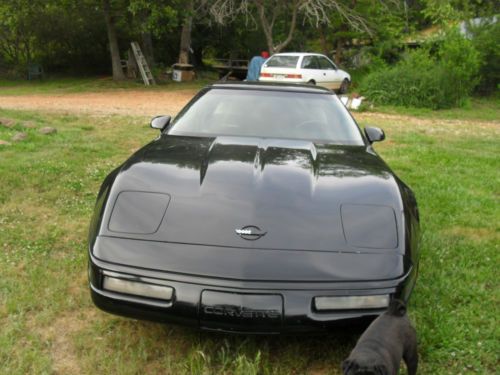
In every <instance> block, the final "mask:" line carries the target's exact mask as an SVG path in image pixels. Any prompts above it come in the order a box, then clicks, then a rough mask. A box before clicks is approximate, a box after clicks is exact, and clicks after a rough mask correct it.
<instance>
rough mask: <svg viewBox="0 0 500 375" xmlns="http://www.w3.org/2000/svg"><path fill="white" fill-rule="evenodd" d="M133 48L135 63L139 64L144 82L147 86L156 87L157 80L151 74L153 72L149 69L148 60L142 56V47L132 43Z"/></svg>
mask: <svg viewBox="0 0 500 375" xmlns="http://www.w3.org/2000/svg"><path fill="white" fill-rule="evenodd" d="M130 45H131V47H132V52H133V53H134V57H135V61H136V62H137V66H138V67H139V72H141V77H142V80H143V81H144V84H145V85H146V86H149V85H155V84H156V82H155V79H154V77H153V74H151V70H150V69H149V66H148V62H147V61H146V58H145V57H144V55H143V54H142V51H141V47H139V43H137V42H132V43H130Z"/></svg>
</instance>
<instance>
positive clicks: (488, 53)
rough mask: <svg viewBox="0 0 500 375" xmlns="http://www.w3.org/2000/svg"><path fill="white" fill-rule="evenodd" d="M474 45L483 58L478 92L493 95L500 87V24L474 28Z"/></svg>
mask: <svg viewBox="0 0 500 375" xmlns="http://www.w3.org/2000/svg"><path fill="white" fill-rule="evenodd" d="M470 32H471V34H472V44H473V45H474V48H475V49H476V50H477V51H478V53H479V55H480V58H481V66H480V77H481V78H480V81H479V84H478V86H477V88H476V91H477V92H478V93H480V94H491V93H493V92H495V91H496V90H498V88H499V85H500V48H498V41H499V40H500V22H498V21H495V22H492V23H486V24H482V25H479V26H476V27H472V28H471V30H470Z"/></svg>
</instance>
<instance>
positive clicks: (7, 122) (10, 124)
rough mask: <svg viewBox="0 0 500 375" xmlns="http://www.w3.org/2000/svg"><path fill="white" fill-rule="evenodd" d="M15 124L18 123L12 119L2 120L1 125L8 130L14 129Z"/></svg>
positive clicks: (0, 119)
mask: <svg viewBox="0 0 500 375" xmlns="http://www.w3.org/2000/svg"><path fill="white" fill-rule="evenodd" d="M15 124H16V122H15V121H14V120H11V119H10V118H0V125H3V126H5V127H6V128H12V127H13V126H14V125H15Z"/></svg>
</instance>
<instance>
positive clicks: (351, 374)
mask: <svg viewBox="0 0 500 375" xmlns="http://www.w3.org/2000/svg"><path fill="white" fill-rule="evenodd" d="M342 372H343V373H344V375H389V371H388V370H387V367H386V366H385V365H382V364H369V365H365V364H359V363H358V362H357V361H355V360H351V359H346V360H345V361H344V362H342Z"/></svg>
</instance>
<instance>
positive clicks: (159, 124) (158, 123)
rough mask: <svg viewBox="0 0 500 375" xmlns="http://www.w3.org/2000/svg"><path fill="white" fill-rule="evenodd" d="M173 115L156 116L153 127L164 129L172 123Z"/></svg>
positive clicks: (152, 122)
mask: <svg viewBox="0 0 500 375" xmlns="http://www.w3.org/2000/svg"><path fill="white" fill-rule="evenodd" d="M171 119H172V117H171V116H156V117H154V118H153V119H152V120H151V127H152V128H153V129H159V130H161V131H163V130H164V129H165V128H166V127H167V126H168V124H170V120H171Z"/></svg>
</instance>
